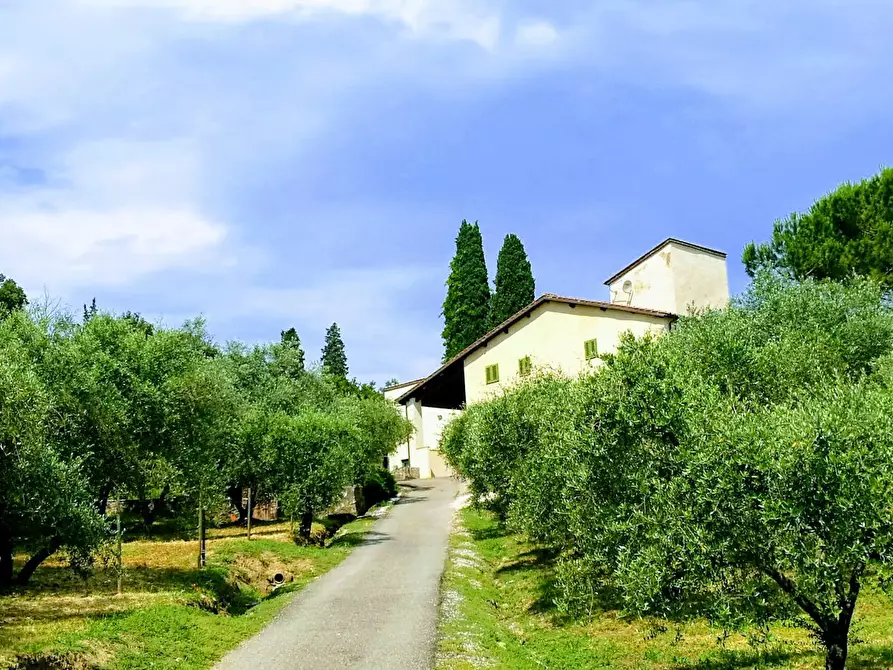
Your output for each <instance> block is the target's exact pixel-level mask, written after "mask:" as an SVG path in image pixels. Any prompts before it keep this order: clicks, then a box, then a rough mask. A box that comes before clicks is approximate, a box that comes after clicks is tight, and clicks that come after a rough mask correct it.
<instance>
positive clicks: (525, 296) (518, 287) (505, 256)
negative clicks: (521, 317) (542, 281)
mask: <svg viewBox="0 0 893 670" xmlns="http://www.w3.org/2000/svg"><path fill="white" fill-rule="evenodd" d="M535 293H536V284H535V282H534V279H533V270H532V269H531V267H530V261H529V260H528V258H527V252H526V251H525V250H524V245H523V244H522V243H521V240H520V239H519V238H518V236H517V235H506V236H505V241H504V242H503V243H502V249H501V250H500V251H499V258H498V260H497V261H496V292H495V293H494V294H493V302H492V305H491V307H490V327H491V328H495V327H496V326H498V325H499V324H500V323H502V322H503V321H505V320H506V319H508V318H509V317H511V316H512V315H514V314H516V313H517V312H519V311H520V310H522V309H524V308H525V307H527V305H529V304H530V303H532V302H533V301H534V299H535V297H536V296H535Z"/></svg>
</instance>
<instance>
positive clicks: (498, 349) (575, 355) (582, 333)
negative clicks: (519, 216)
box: [464, 302, 670, 403]
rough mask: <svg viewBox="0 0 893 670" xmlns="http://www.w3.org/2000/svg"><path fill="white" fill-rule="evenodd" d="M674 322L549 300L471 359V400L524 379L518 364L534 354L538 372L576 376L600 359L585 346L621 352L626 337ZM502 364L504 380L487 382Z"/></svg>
mask: <svg viewBox="0 0 893 670" xmlns="http://www.w3.org/2000/svg"><path fill="white" fill-rule="evenodd" d="M669 323H670V319H669V318H661V317H657V316H650V315H645V314H632V313H629V312H624V311H621V310H617V309H614V310H612V309H602V308H599V307H590V306H584V305H577V306H571V305H568V304H565V303H555V302H548V303H545V304H543V305H541V306H540V307H538V308H537V309H536V310H534V311H533V313H531V315H530V318H526V317H525V318H524V319H522V320H521V321H519V322H517V323H516V324H514V325H513V326H511V327H510V328H509V333H508V334H506V333H505V332H503V333H500V334H499V335H497V336H496V337H495V338H494V339H492V340H491V341H490V342H489V343H488V345H487V346H486V347H481V348H479V349H478V350H477V351H474V352H472V353H471V354H469V356H468V357H467V358H466V359H465V364H464V365H465V397H466V400H467V402H468V403H472V402H479V401H481V400H485V399H487V398H489V397H492V396H493V395H495V394H497V393H501V392H502V391H503V390H504V389H505V388H506V387H509V386H512V385H513V384H516V383H517V382H518V381H519V379H520V375H519V370H518V362H519V360H520V359H522V358H524V357H527V356H529V357H530V359H531V364H532V367H533V368H534V369H551V370H555V371H560V372H562V373H564V374H567V375H569V376H574V375H577V374H579V373H580V372H582V371H584V370H587V369H589V367H590V366H591V365H593V364H595V365H597V364H598V360H597V359H596V360H594V361H587V360H586V355H585V350H584V343H585V342H586V341H587V340H591V339H596V340H597V341H598V352H599V355H601V354H605V353H612V352H614V351H616V350H617V344H618V343H619V341H620V335H621V334H622V333H624V332H627V331H629V332H632V333H633V334H634V335H636V336H641V335H644V334H645V333H647V332H649V331H652V332H663V331H665V330H666V329H667V328H668V327H669ZM493 364H498V365H499V381H498V382H497V383H494V384H487V377H486V368H487V366H489V365H493Z"/></svg>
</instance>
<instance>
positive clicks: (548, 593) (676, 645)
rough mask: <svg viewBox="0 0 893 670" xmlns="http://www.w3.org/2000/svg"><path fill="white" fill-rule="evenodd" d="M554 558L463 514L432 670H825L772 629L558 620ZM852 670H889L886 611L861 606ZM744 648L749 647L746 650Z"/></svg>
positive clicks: (866, 603) (813, 653)
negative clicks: (727, 631) (725, 634)
mask: <svg viewBox="0 0 893 670" xmlns="http://www.w3.org/2000/svg"><path fill="white" fill-rule="evenodd" d="M554 559H555V555H554V553H552V552H549V551H547V550H543V549H542V548H539V547H536V546H533V545H531V544H529V543H526V542H524V541H523V540H521V539H519V538H518V537H516V536H514V535H511V534H508V533H506V532H505V531H504V530H503V529H502V528H501V527H500V526H499V524H498V523H497V522H496V521H495V519H494V518H493V517H492V516H491V515H490V514H489V513H487V512H483V511H479V510H476V509H473V508H469V509H465V510H462V512H461V513H460V518H459V527H458V529H457V532H456V533H454V535H453V537H452V539H451V546H450V558H449V561H448V564H447V569H446V572H445V575H444V584H443V598H442V604H441V618H440V630H439V641H438V662H437V668H438V669H439V670H470V669H472V668H513V669H526V668H568V669H570V668H575V669H576V668H581V669H589V668H592V669H595V668H623V669H628V670H632V669H633V668H636V669H638V668H642V669H645V670H658V669H660V670H682V669H691V670H744V669H747V668H788V669H797V670H807V669H809V670H813V669H819V668H823V667H824V655H823V654H822V653H821V652H820V651H819V650H818V649H817V648H816V647H815V646H814V645H813V644H812V643H811V640H810V639H809V637H808V636H807V634H806V633H805V632H803V631H800V630H796V629H790V628H781V627H779V628H777V629H773V630H772V631H771V633H770V635H769V637H768V640H767V641H764V642H761V643H756V642H754V641H753V639H754V636H750V637H748V636H746V635H733V636H732V637H730V638H728V639H727V640H726V641H725V643H724V644H720V642H719V636H720V631H717V630H716V629H713V628H710V627H709V626H708V625H707V624H706V623H704V622H700V623H698V622H695V623H688V624H677V623H669V622H664V625H663V626H659V625H655V623H654V622H652V623H650V624H649V623H647V622H642V621H636V620H627V619H624V618H622V617H620V616H619V614H618V613H617V612H614V611H605V612H602V613H601V614H599V615H598V616H596V617H594V618H593V619H592V620H591V621H567V620H563V619H562V618H561V617H560V616H559V615H558V613H557V611H556V610H555V608H554V606H553V604H552V602H553V598H554V584H553V581H552V579H553V574H554V573H553V563H554ZM856 616H857V621H858V623H857V626H856V630H855V636H856V637H858V638H859V639H861V640H863V643H861V644H858V645H855V646H853V647H852V650H851V653H850V662H849V664H848V667H849V668H850V669H851V670H881V669H882V668H891V667H893V604H891V603H890V601H889V600H888V599H887V598H886V597H885V596H882V595H879V594H867V595H863V597H862V598H860V604H859V606H858V608H857V612H856ZM749 640H750V641H749Z"/></svg>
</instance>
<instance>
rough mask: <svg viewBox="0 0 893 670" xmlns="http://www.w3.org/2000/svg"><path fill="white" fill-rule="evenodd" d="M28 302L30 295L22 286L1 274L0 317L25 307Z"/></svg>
mask: <svg viewBox="0 0 893 670" xmlns="http://www.w3.org/2000/svg"><path fill="white" fill-rule="evenodd" d="M27 304H28V296H26V295H25V291H24V290H23V289H22V287H21V286H19V285H18V284H16V283H15V282H14V281H13V280H12V279H10V278H9V277H6V276H5V275H3V274H0V319H3V318H5V317H6V316H8V315H9V314H11V313H12V312H14V311H16V310H19V309H23V308H24V307H25V306H27Z"/></svg>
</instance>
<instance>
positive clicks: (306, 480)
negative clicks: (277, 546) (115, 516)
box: [0, 308, 409, 588]
mask: <svg viewBox="0 0 893 670" xmlns="http://www.w3.org/2000/svg"><path fill="white" fill-rule="evenodd" d="M340 380H341V378H336V377H332V376H331V375H329V374H323V373H322V372H321V371H318V370H305V369H304V366H303V352H301V351H300V343H299V342H298V340H297V336H296V333H293V332H292V331H286V333H284V334H283V336H282V338H281V340H280V342H277V343H275V344H271V345H264V346H254V347H247V346H245V345H242V344H239V343H230V344H228V345H227V346H226V347H223V348H221V347H219V346H218V345H217V344H216V343H215V342H214V341H213V339H212V338H211V337H210V335H209V334H208V333H207V331H206V329H205V326H204V323H203V322H202V321H201V320H194V321H189V322H187V323H186V324H184V325H183V326H182V327H180V328H167V327H163V326H158V325H153V324H149V323H147V322H146V321H145V320H144V319H142V318H141V317H140V316H139V315H138V314H133V313H130V312H128V313H127V314H125V315H122V316H118V315H115V314H110V313H107V312H103V311H101V310H99V309H98V308H97V309H96V310H95V311H94V310H92V309H91V310H88V318H87V319H86V320H84V321H80V320H75V319H74V318H72V316H71V315H69V314H65V313H57V314H52V315H43V314H41V313H39V312H38V311H35V312H34V313H29V312H27V311H25V310H22V309H18V310H16V311H15V312H12V313H10V314H9V315H8V316H7V318H5V319H2V320H0V588H6V587H9V586H10V585H11V584H13V583H14V582H18V583H26V582H27V581H28V579H29V578H30V576H31V574H32V573H33V572H34V570H35V569H36V568H37V567H38V566H39V565H40V564H41V562H42V561H44V560H45V559H46V558H47V557H49V556H51V555H52V554H54V553H56V552H57V551H60V550H64V551H65V552H66V554H67V555H68V556H69V558H70V559H71V560H72V562H73V564H74V565H76V566H79V567H87V566H88V565H89V564H90V561H91V559H92V557H93V555H94V552H95V550H96V549H97V548H98V547H99V546H100V545H101V544H102V543H103V542H104V541H105V540H106V539H107V537H108V535H107V531H106V527H105V519H104V516H105V514H106V511H107V505H108V503H109V501H110V500H113V499H118V498H121V497H125V498H128V499H130V500H136V501H138V502H139V503H140V504H141V505H142V510H143V515H144V520H145V521H146V523H147V526H151V523H152V520H153V518H154V517H153V515H154V514H156V513H157V510H158V509H159V507H163V506H164V503H165V500H166V499H167V498H169V497H176V498H177V499H178V500H180V501H182V502H183V503H188V504H190V505H194V506H198V507H200V508H203V509H204V508H208V507H209V506H213V505H216V504H218V503H221V504H222V503H223V501H224V500H225V498H226V497H227V496H228V497H229V498H230V500H231V502H232V504H233V505H234V506H235V507H236V508H237V509H239V511H240V513H243V512H244V510H243V509H240V506H241V499H242V488H243V487H245V486H251V487H254V489H255V491H256V496H257V498H256V499H259V498H266V499H270V498H274V497H275V498H279V499H280V501H281V502H282V504H283V505H284V506H285V507H286V508H288V509H291V510H293V511H294V512H295V513H296V514H298V515H299V516H302V517H303V518H306V515H308V514H310V515H312V514H313V513H316V512H321V511H322V510H324V509H325V508H326V506H327V505H329V504H331V503H333V502H334V501H335V499H336V498H337V496H338V495H339V494H340V491H341V490H342V489H343V487H344V486H347V485H348V484H351V483H354V482H358V483H362V482H363V481H364V480H365V478H366V477H367V476H371V475H372V474H373V473H376V472H377V471H378V469H379V468H380V466H381V462H382V460H383V458H384V456H385V455H387V454H388V453H390V452H391V451H392V450H393V448H394V447H395V446H396V445H397V444H398V443H399V442H400V441H402V440H404V439H405V435H406V432H407V430H408V429H409V428H408V423H407V422H406V421H405V420H404V419H402V418H401V417H400V416H399V414H398V413H397V411H396V409H395V408H394V407H393V405H392V404H391V403H390V402H388V401H387V400H385V399H384V397H383V396H382V395H381V394H379V393H377V392H373V391H368V392H367V390H366V389H367V387H365V386H360V385H358V384H353V383H351V382H347V381H346V380H344V383H345V384H347V385H349V386H350V392H346V391H345V390H344V389H342V388H341V387H340V386H339V382H340ZM351 384H353V385H352V386H351ZM354 386H356V390H355V391H354V390H353V387H354ZM150 502H153V503H156V504H153V505H150V504H149V503H150ZM290 505H291V506H293V507H289V506H290ZM189 518H190V519H192V518H194V517H193V516H192V515H191V514H190V516H189ZM302 530H303V526H302ZM20 553H25V554H27V555H28V559H27V560H26V562H25V563H24V565H22V566H21V568H20V569H19V571H18V574H16V572H15V565H14V563H13V556H15V555H16V554H20Z"/></svg>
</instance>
